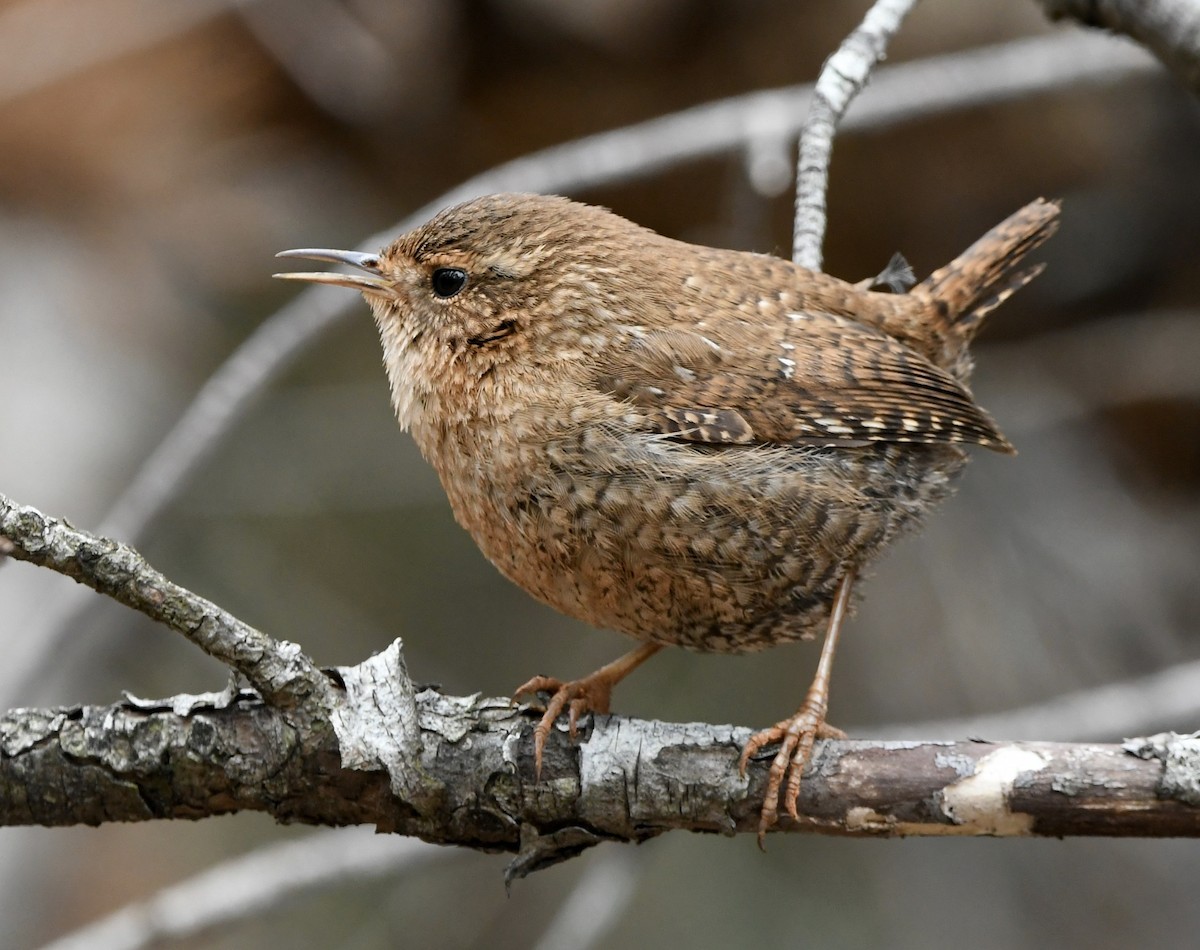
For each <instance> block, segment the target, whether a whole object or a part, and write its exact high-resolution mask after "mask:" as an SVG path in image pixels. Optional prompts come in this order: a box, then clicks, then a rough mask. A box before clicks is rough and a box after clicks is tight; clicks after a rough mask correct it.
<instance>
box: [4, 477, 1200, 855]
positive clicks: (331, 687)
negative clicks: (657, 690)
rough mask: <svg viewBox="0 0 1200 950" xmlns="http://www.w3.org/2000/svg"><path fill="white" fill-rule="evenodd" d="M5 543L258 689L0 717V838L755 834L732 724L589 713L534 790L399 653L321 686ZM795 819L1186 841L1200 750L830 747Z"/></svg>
mask: <svg viewBox="0 0 1200 950" xmlns="http://www.w3.org/2000/svg"><path fill="white" fill-rule="evenodd" d="M0 538H4V539H7V541H8V542H10V543H9V544H7V545H5V549H6V550H7V551H8V552H9V554H10V555H11V556H13V557H15V558H18V559H21V560H28V561H32V562H34V563H37V564H41V565H43V566H46V567H50V568H52V569H54V570H57V571H60V572H61V573H64V574H67V575H68V576H71V577H74V578H76V579H78V580H80V581H82V582H84V583H86V584H88V585H89V586H91V587H93V588H95V589H96V590H98V591H100V592H102V593H106V594H109V595H110V596H112V597H114V598H116V599H118V600H120V601H121V602H122V603H126V604H128V605H130V606H132V607H134V608H135V609H137V610H140V611H142V612H143V613H146V614H148V615H149V616H151V617H154V618H155V619H158V620H160V621H162V622H163V623H166V624H167V625H169V626H171V627H173V628H174V629H176V630H179V631H180V632H182V633H184V634H185V635H186V636H188V637H189V638H190V639H192V640H193V641H194V642H196V643H197V644H198V645H199V646H201V647H203V648H204V649H206V650H207V651H208V652H210V653H212V654H213V655H214V656H216V657H218V658H220V659H224V660H225V661H226V662H227V663H228V664H229V665H230V666H231V667H232V668H233V669H236V670H238V671H240V672H243V673H245V674H246V675H248V676H252V677H254V679H253V682H254V683H255V684H256V685H258V686H259V689H260V692H262V691H263V690H262V686H263V685H264V684H265V686H266V687H267V688H268V690H269V692H268V693H267V695H266V698H265V699H264V698H261V697H260V695H259V694H257V693H252V692H250V691H237V690H236V689H232V688H231V689H230V690H227V691H226V692H225V693H222V694H213V695H206V696H176V697H172V698H171V699H168V700H164V701H162V702H147V701H145V700H136V699H133V698H132V697H129V698H127V700H126V702H124V703H120V704H117V705H114V706H110V707H70V708H61V709H48V710H47V709H17V710H13V711H11V712H9V713H7V714H6V715H4V716H3V717H0V825H15V824H38V825H69V824H98V823H100V822H107V821H144V820H147V819H151V818H193V819H196V818H204V817H208V816H212V815H219V814H225V813H228V812H235V811H263V812H267V813H269V814H270V815H272V816H274V817H275V818H276V819H277V820H280V821H302V822H307V823H311V824H320V825H346V824H371V825H375V826H376V827H378V828H379V829H380V830H383V831H392V832H397V833H401V834H405V835H413V836H416V837H420V838H423V839H425V840H427V841H433V842H437V843H440V844H457V845H465V846H468V847H473V848H479V849H485V850H503V851H513V852H516V853H517V858H516V859H515V860H514V862H513V864H512V865H511V869H510V872H511V873H512V874H514V875H523V874H527V873H529V872H530V871H532V870H536V869H538V868H540V867H544V866H546V865H548V864H553V863H556V862H558V861H561V860H564V859H565V858H569V857H571V856H573V855H575V854H578V853H579V852H580V851H582V850H584V849H586V848H588V847H590V846H591V845H594V844H596V843H598V842H600V841H605V840H614V841H642V840H645V839H647V838H651V837H654V836H656V835H659V834H662V833H663V832H665V831H671V830H677V829H679V830H689V831H706V832H720V833H722V834H736V833H738V832H744V831H756V830H757V827H758V819H759V812H760V809H761V807H762V796H763V788H764V783H765V779H766V765H765V763H762V762H753V761H752V762H751V768H750V772H749V775H748V777H747V778H742V777H740V776H739V774H738V769H737V761H738V757H739V755H740V751H741V749H742V747H743V746H744V745H745V743H746V741H747V739H748V738H749V735H750V732H749V730H747V729H739V728H734V727H732V726H712V725H704V724H697V723H692V724H675V723H664V722H653V721H644V720H632V719H622V718H619V717H611V716H599V717H594V718H592V719H589V720H587V721H586V722H585V724H584V728H583V730H582V735H581V737H580V741H578V742H574V741H572V740H570V739H569V738H568V737H567V736H566V735H564V734H563V733H562V732H556V733H555V734H554V735H553V736H552V737H551V741H550V743H549V744H548V746H547V749H546V756H545V760H544V768H543V770H542V774H541V777H540V779H535V777H534V763H533V727H534V725H535V723H536V722H537V721H538V718H539V715H538V714H534V715H530V714H529V712H528V710H526V709H524V708H517V707H514V706H513V705H512V704H511V703H510V702H509V701H508V700H506V699H484V698H480V697H478V696H474V697H465V698H463V697H450V696H443V695H441V694H440V693H437V692H435V691H433V690H428V689H427V690H424V691H422V692H420V693H417V692H416V690H415V689H414V687H413V685H412V681H411V680H410V679H409V676H408V673H407V670H406V669H405V666H404V661H403V657H402V655H401V644H400V642H399V641H396V642H395V643H393V644H392V645H391V647H389V648H388V649H387V650H385V651H384V652H383V653H381V654H379V655H377V656H374V657H372V658H370V659H369V660H367V661H365V662H363V663H361V664H359V665H358V666H355V667H346V668H342V669H339V670H337V671H335V672H334V673H333V674H329V675H326V674H325V673H322V672H320V671H316V670H314V669H313V668H312V665H311V663H310V662H309V661H308V660H307V659H306V658H304V657H303V655H302V654H300V652H299V650H298V649H297V648H294V647H291V646H290V645H287V644H283V643H280V642H277V641H275V640H272V639H271V638H270V637H267V636H266V635H265V634H263V633H260V632H259V631H257V630H254V629H252V628H250V627H247V626H245V625H244V624H241V623H240V621H238V620H237V619H236V618H234V617H232V616H230V615H229V614H227V613H226V612H225V611H222V610H221V609H220V608H219V607H217V606H216V605H214V604H210V603H209V602H208V601H205V600H204V599H203V598H200V597H198V596H197V595H195V594H192V593H191V592H189V591H186V590H184V589H183V588H181V587H179V586H178V585H175V584H172V583H171V582H170V581H168V580H167V579H166V578H164V577H163V576H162V575H161V574H159V573H158V572H157V571H155V570H154V569H153V568H152V567H151V566H150V565H149V564H147V563H146V562H145V560H144V559H142V558H141V556H140V555H138V554H137V552H135V551H133V550H132V549H130V548H128V547H126V546H124V545H121V544H118V543H116V542H114V541H109V540H106V539H103V538H97V537H94V536H93V535H89V534H87V533H86V532H83V531H79V530H78V529H76V528H73V527H72V526H70V525H68V524H67V523H65V522H63V521H61V520H58V519H55V518H49V517H47V516H45V515H43V514H41V513H40V512H38V511H36V510H34V509H32V508H27V507H23V506H20V505H17V504H16V503H14V502H12V501H10V500H8V499H7V498H5V497H4V496H2V495H0ZM264 671H268V672H264ZM768 758H769V756H768ZM800 810H801V813H802V816H803V817H802V818H800V819H799V820H797V821H788V820H786V819H785V820H784V822H783V824H782V830H785V831H808V832H819V833H825V834H846V835H865V836H890V835H1052V836H1063V835H1077V834H1078V835H1140V836H1163V835H1189V836H1200V739H1196V738H1193V737H1178V736H1173V735H1166V736H1160V737H1156V738H1154V739H1150V740H1144V741H1142V742H1139V743H1135V744H1133V745H1131V744H1129V743H1127V744H1126V745H1125V746H1124V747H1122V746H1115V745H1069V744H1055V743H999V744H992V743H984V742H864V741H858V742H853V741H838V742H825V743H822V744H821V745H820V746H819V748H818V750H817V753H816V755H815V757H814V760H813V763H812V766H811V768H810V772H809V773H808V774H806V776H805V781H804V785H803V786H802V790H801V796H800Z"/></svg>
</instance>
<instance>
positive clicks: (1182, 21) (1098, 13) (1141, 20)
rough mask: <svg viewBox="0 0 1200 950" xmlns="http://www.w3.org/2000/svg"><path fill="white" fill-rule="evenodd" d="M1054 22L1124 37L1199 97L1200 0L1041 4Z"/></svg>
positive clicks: (1086, 0)
mask: <svg viewBox="0 0 1200 950" xmlns="http://www.w3.org/2000/svg"><path fill="white" fill-rule="evenodd" d="M1039 2H1040V3H1041V5H1042V7H1043V8H1044V9H1045V11H1046V15H1047V16H1048V17H1049V18H1050V19H1051V20H1062V19H1072V20H1076V21H1078V22H1079V23H1082V24H1084V25H1085V26H1095V27H1099V28H1101V29H1104V30H1111V31H1112V32H1114V33H1124V34H1125V35H1126V36H1129V37H1131V38H1132V39H1135V40H1137V41H1138V42H1139V43H1141V44H1142V45H1143V46H1145V47H1146V48H1147V49H1149V50H1150V51H1151V52H1153V53H1154V55H1155V56H1157V57H1158V58H1159V59H1160V60H1162V62H1163V64H1164V65H1166V67H1167V68H1168V69H1170V70H1171V72H1173V73H1174V74H1175V77H1176V78H1177V79H1178V80H1179V81H1180V82H1182V83H1183V85H1184V86H1185V87H1186V88H1188V89H1190V90H1191V91H1192V92H1193V93H1196V94H1200V2H1198V0H1039Z"/></svg>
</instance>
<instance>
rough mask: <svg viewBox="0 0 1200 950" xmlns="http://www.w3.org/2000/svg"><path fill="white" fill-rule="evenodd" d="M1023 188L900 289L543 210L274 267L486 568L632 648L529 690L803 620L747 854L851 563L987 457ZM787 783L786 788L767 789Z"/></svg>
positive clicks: (562, 704)
mask: <svg viewBox="0 0 1200 950" xmlns="http://www.w3.org/2000/svg"><path fill="white" fill-rule="evenodd" d="M1057 218H1058V206H1057V204H1055V203H1053V202H1048V201H1044V200H1040V199H1039V200H1037V201H1034V202H1032V203H1031V204H1029V205H1027V206H1026V207H1024V208H1022V209H1021V210H1019V211H1017V212H1016V213H1015V214H1014V215H1012V216H1011V217H1010V218H1008V219H1007V220H1006V221H1004V222H1002V223H1001V224H999V225H997V226H996V227H995V228H993V229H992V230H991V231H989V232H988V233H987V234H986V235H984V236H983V237H982V238H981V239H980V240H979V241H977V242H976V243H975V244H974V245H972V246H971V247H970V248H969V249H968V250H966V251H965V252H964V253H963V254H962V255H960V256H959V257H958V258H956V259H955V260H954V261H952V262H951V263H950V264H948V265H947V266H945V267H943V268H941V269H940V270H937V271H935V272H934V273H933V274H932V275H930V276H929V277H928V278H926V279H925V280H924V281H922V282H921V283H919V284H916V285H915V286H912V287H911V289H910V290H908V292H906V293H879V292H875V291H872V290H870V289H868V288H867V286H865V285H866V284H869V282H864V283H863V284H851V283H847V282H845V281H842V280H839V279H837V278H835V277H831V276H829V275H827V274H823V273H819V272H814V271H810V270H806V269H804V268H802V267H799V266H796V265H794V264H792V263H790V262H789V261H786V260H781V259H779V258H775V257H771V256H767V255H763V254H753V253H747V252H741V251H730V250H720V249H716V248H710V247H700V246H696V245H692V244H685V243H683V242H680V241H675V240H671V239H670V238H666V237H663V236H661V235H659V234H657V233H655V232H653V231H650V230H648V229H646V228H643V227H639V226H638V225H636V224H633V223H632V222H630V221H627V220H625V219H624V218H621V217H618V216H617V215H615V214H612V213H611V212H609V211H607V210H604V209H602V208H597V207H591V206H588V205H583V204H578V203H576V202H573V201H568V200H566V199H564V198H558V197H546V196H541V195H526V194H501V195H490V196H488V197H484V198H477V199H475V200H472V201H468V202H465V203H464V204H460V205H458V206H456V207H453V208H450V209H448V210H445V211H443V212H441V213H440V214H438V215H437V216H436V217H434V218H433V219H432V220H430V221H429V222H428V223H427V224H424V225H422V226H421V227H418V228H417V229H415V230H414V231H411V232H410V233H408V234H405V235H403V236H402V237H400V238H398V239H396V240H395V241H394V242H393V243H391V244H390V245H388V246H387V247H385V248H384V249H383V250H382V251H380V252H379V253H378V254H362V253H357V252H350V251H334V250H320V249H302V250H295V251H284V252H283V253H282V254H280V255H279V256H281V257H301V258H310V259H315V260H322V261H331V262H337V263H343V264H349V265H352V266H353V267H355V268H357V269H358V270H359V271H361V272H362V273H361V274H354V275H346V274H337V273H296V274H278V275H276V276H278V277H284V278H289V279H297V280H305V281H313V282H317V283H326V284H337V285H340V286H345V287H351V288H354V289H357V290H360V291H361V292H362V293H363V295H364V296H365V298H366V300H367V302H368V303H369V304H370V307H371V310H372V312H373V314H374V316H375V321H376V323H377V325H378V328H379V335H380V338H381V341H382V344H383V360H384V366H385V368H386V370H387V375H388V378H389V380H390V383H391V394H392V405H393V407H394V408H395V412H396V418H397V419H398V420H399V422H400V425H401V427H402V428H404V429H407V430H409V431H411V432H412V435H413V437H414V439H415V440H416V442H417V445H418V446H419V447H420V450H421V453H422V454H423V455H424V457H425V458H426V459H427V460H428V461H429V462H430V463H431V464H432V465H433V467H434V468H435V469H436V470H437V473H438V475H439V476H440V478H441V482H442V485H443V487H444V488H445V491H446V494H447V496H448V497H449V499H450V504H451V507H452V508H453V510H454V514H455V517H456V518H457V519H458V521H459V523H460V524H461V525H462V526H463V527H464V528H466V529H467V531H468V532H470V534H471V536H472V537H473V538H474V539H475V541H476V543H477V544H478V545H479V547H480V548H481V549H482V550H483V553H484V554H485V555H486V556H487V557H488V558H489V559H490V560H491V561H492V563H493V564H495V565H496V566H497V567H498V568H499V569H500V570H501V571H502V572H503V573H504V574H505V575H506V576H507V577H508V578H510V579H511V580H513V581H514V582H516V583H517V584H519V585H520V586H521V587H523V588H524V589H525V590H527V591H528V592H529V593H531V594H532V595H533V596H534V597H537V598H538V599H539V600H542V601H544V602H545V603H547V604H550V605H551V606H553V607H556V608H557V609H558V610H560V611H562V612H563V613H565V614H568V615H570V616H572V617H576V618H578V619H580V620H583V621H585V622H587V623H590V624H594V625H596V626H599V627H608V628H611V629H613V630H619V631H621V632H622V633H625V634H628V635H630V636H632V637H634V638H636V639H638V640H640V641H642V642H643V643H642V645H641V646H639V647H638V648H636V649H635V650H633V651H632V652H630V653H628V654H627V655H625V656H624V657H622V658H620V659H619V660H617V661H615V662H614V663H611V664H609V665H608V666H606V667H603V668H602V669H600V670H598V671H596V672H595V673H593V674H592V675H590V676H588V677H585V678H583V679H581V680H575V681H572V682H562V681H559V680H555V679H550V678H547V677H534V678H533V679H531V680H530V681H529V682H528V683H525V684H524V685H523V686H522V687H521V688H520V689H519V690H518V695H520V694H522V693H533V692H538V691H543V690H544V691H548V692H549V693H550V694H552V695H551V697H550V700H549V702H548V703H547V705H546V711H545V714H544V716H543V717H542V719H541V721H540V722H539V723H538V725H537V727H536V729H535V734H534V753H535V761H536V768H537V771H538V773H539V774H540V771H541V761H542V752H543V748H544V746H545V742H546V740H547V738H548V736H549V734H550V731H551V729H552V727H553V724H554V721H555V719H556V718H557V716H558V715H559V714H560V713H561V712H562V711H563V710H564V709H566V710H567V711H568V712H569V727H570V732H571V735H572V736H573V737H574V735H575V729H576V723H577V720H578V717H579V716H580V715H581V714H582V713H584V712H586V711H587V710H589V709H590V710H594V711H596V712H607V711H608V708H609V695H610V692H611V690H612V687H613V685H614V684H615V683H616V682H617V681H619V680H620V679H621V678H623V677H624V676H625V675H627V674H628V673H629V672H630V671H631V670H632V669H633V668H634V667H636V666H638V665H639V664H640V663H641V662H643V661H644V660H645V659H647V658H648V657H650V656H651V655H653V654H654V653H656V652H657V651H658V650H660V649H661V648H662V647H664V646H668V645H674V646H682V647H686V648H689V649H693V650H702V651H709V652H717V653H743V652H748V651H754V650H761V649H763V648H765V647H769V646H773V645H774V644H777V643H784V642H787V641H791V640H798V639H808V638H811V637H813V636H815V635H816V634H817V633H818V632H820V631H821V630H822V628H825V629H826V637H825V645H824V648H823V649H822V654H821V660H820V663H819V664H818V670H817V675H816V678H815V679H814V682H813V685H812V687H811V688H810V689H809V691H808V694H807V696H806V698H805V701H804V703H803V704H802V705H801V707H800V709H799V710H798V711H797V713H796V714H795V715H794V716H792V717H790V718H788V719H785V720H783V721H781V722H780V723H778V724H776V725H775V726H773V727H771V728H770V729H766V730H763V731H762V732H760V733H758V734H756V735H755V736H754V737H753V738H752V739H751V740H750V742H749V743H748V744H747V745H746V747H745V749H744V751H743V754H742V758H741V762H740V769H741V770H742V772H743V774H744V772H745V769H746V765H747V762H748V761H749V759H750V756H751V755H752V754H754V753H755V752H756V751H757V750H758V749H760V748H761V747H763V746H764V745H767V744H768V743H773V742H777V741H779V742H781V743H782V745H781V748H780V750H779V752H778V753H777V754H776V755H775V756H774V760H773V762H772V765H771V768H770V771H769V777H768V782H767V789H766V794H765V799H764V805H763V809H762V817H761V820H760V824H759V841H760V844H761V842H762V835H763V834H764V833H765V832H766V831H767V830H768V829H769V828H770V827H771V826H772V825H773V824H774V823H775V821H776V819H777V816H778V808H779V802H780V796H781V790H782V794H783V802H784V805H785V807H786V809H787V811H788V813H789V814H791V815H792V816H793V817H795V816H796V801H797V796H798V793H799V788H800V779H801V775H802V772H803V769H804V766H805V764H806V763H807V761H808V759H809V757H810V755H811V750H812V747H813V742H814V740H815V739H817V738H821V737H829V736H839V735H841V733H839V732H838V731H837V730H835V729H833V728H832V727H830V726H828V725H826V723H825V710H826V706H827V698H828V687H829V671H830V668H831V665H832V662H833V654H834V649H835V647H836V643H837V639H838V633H839V632H840V628H841V625H842V619H843V617H844V616H845V614H846V612H847V609H848V607H849V605H850V602H851V588H852V585H853V582H854V579H855V577H856V576H857V575H858V573H859V572H860V570H861V569H862V568H863V566H864V565H866V564H867V563H868V562H870V561H871V560H872V559H873V558H874V557H876V555H878V554H879V553H880V552H881V551H882V550H883V549H884V548H885V547H886V545H887V544H888V542H889V541H891V540H892V539H893V538H895V537H896V536H897V535H899V534H900V533H902V532H904V531H906V530H910V529H912V528H913V527H915V526H916V525H917V524H919V522H920V521H921V519H922V518H923V517H924V515H925V514H926V512H928V511H929V510H930V509H931V508H932V507H933V506H934V505H935V504H936V503H937V502H939V501H940V500H941V499H943V498H945V497H946V496H947V494H948V493H949V492H950V491H951V489H952V486H953V482H954V480H955V478H956V477H957V476H958V475H959V473H960V472H961V470H962V468H963V466H964V464H965V463H966V461H967V452H966V448H967V447H969V446H971V445H980V446H984V447H985V448H989V449H994V450H996V451H999V452H1011V451H1012V448H1011V446H1010V445H1009V443H1008V441H1007V440H1006V439H1005V437H1004V436H1003V435H1002V434H1001V433H1000V430H999V429H998V428H997V426H996V424H995V422H993V420H992V419H991V417H990V416H989V415H988V414H987V413H986V412H985V411H984V410H983V409H981V408H980V407H979V405H978V404H977V403H976V402H975V399H974V398H973V397H972V395H971V392H970V390H969V389H968V388H967V378H968V376H969V374H970V372H971V367H972V361H971V356H970V354H969V352H968V345H969V343H970V341H971V339H972V337H973V336H974V334H975V332H976V331H977V330H978V329H979V326H980V323H981V321H982V319H983V317H984V316H985V315H986V314H987V313H988V312H989V311H990V310H992V309H993V308H994V307H996V306H997V305H999V304H1000V303H1002V302H1003V301H1004V300H1005V299H1006V298H1007V297H1008V296H1009V295H1010V294H1012V293H1013V292H1014V291H1015V290H1017V289H1018V288H1020V287H1021V286H1023V285H1024V284H1026V283H1027V282H1028V281H1029V280H1031V279H1032V278H1033V277H1034V276H1035V275H1036V274H1037V273H1038V272H1039V271H1040V270H1041V268H1040V267H1027V268H1024V269H1023V268H1022V267H1021V262H1022V259H1023V257H1024V256H1025V255H1026V254H1027V253H1028V252H1029V251H1030V250H1032V249H1033V248H1035V247H1037V246H1038V245H1039V244H1040V243H1041V242H1042V241H1044V240H1045V239H1046V238H1047V237H1049V236H1050V235H1051V234H1052V233H1053V232H1054V230H1055V228H1056V227H1057ZM785 779H786V782H787V784H786V787H784V786H783V783H784V780H785Z"/></svg>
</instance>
